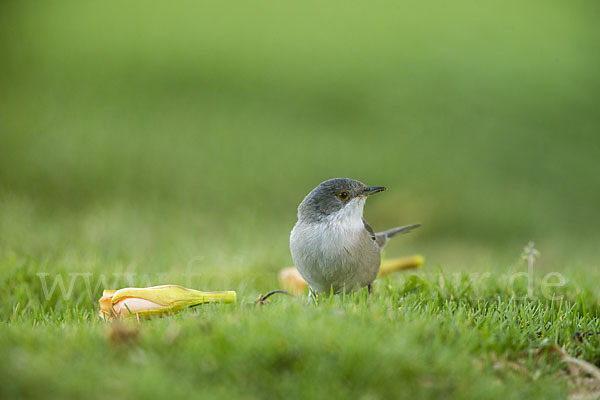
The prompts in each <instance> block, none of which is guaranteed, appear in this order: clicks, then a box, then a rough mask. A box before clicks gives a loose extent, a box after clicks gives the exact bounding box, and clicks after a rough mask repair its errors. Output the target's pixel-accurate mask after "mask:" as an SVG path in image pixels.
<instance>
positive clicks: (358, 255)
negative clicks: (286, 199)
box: [290, 198, 380, 292]
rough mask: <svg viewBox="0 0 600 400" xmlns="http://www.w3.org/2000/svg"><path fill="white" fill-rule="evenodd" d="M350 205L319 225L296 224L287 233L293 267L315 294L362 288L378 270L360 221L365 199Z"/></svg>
mask: <svg viewBox="0 0 600 400" xmlns="http://www.w3.org/2000/svg"><path fill="white" fill-rule="evenodd" d="M352 202H355V203H354V204H352V203H351V204H348V205H347V206H346V207H344V208H343V209H342V210H340V211H339V212H337V213H335V214H333V215H331V216H329V217H328V218H326V219H325V220H323V221H321V222H304V221H301V220H299V221H298V222H297V223H296V225H295V226H294V229H293V230H292V232H291V235H290V250H291V253H292V258H293V260H294V264H295V265H296V268H297V269H298V271H299V272H300V274H301V275H302V277H303V278H304V279H305V280H306V281H307V282H308V283H309V285H310V286H311V287H312V288H313V289H315V290H317V291H319V292H328V291H329V290H330V288H331V287H332V286H333V288H334V291H335V292H338V291H340V290H342V289H343V288H344V287H346V289H353V288H357V287H361V286H365V285H367V284H369V283H371V282H372V281H373V279H375V276H376V275H377V272H378V270H379V262H380V255H379V247H378V246H377V244H376V243H375V242H374V241H373V240H372V239H371V236H370V234H369V233H368V232H367V230H366V229H365V227H364V224H363V221H362V210H363V206H364V202H365V199H364V198H362V199H354V200H352Z"/></svg>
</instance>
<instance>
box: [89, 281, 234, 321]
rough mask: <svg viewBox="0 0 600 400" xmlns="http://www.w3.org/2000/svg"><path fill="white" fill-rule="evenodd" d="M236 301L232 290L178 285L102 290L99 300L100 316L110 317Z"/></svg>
mask: <svg viewBox="0 0 600 400" xmlns="http://www.w3.org/2000/svg"><path fill="white" fill-rule="evenodd" d="M235 300H236V293H235V292H233V291H226V292H201V291H199V290H194V289H187V288H184V287H182V286H177V285H164V286H153V287H148V288H124V289H119V290H105V291H104V293H103V295H102V298H100V300H99V303H100V316H101V317H103V318H108V319H111V318H113V317H130V316H134V317H136V318H138V317H147V316H151V315H161V314H172V313H176V312H179V311H181V310H183V309H184V308H186V307H191V306H196V305H199V304H204V303H217V302H223V303H233V302H235Z"/></svg>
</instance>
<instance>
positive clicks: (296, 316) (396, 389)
mask: <svg viewBox="0 0 600 400" xmlns="http://www.w3.org/2000/svg"><path fill="white" fill-rule="evenodd" d="M26 268H27V267H26V266H24V265H22V266H20V267H18V266H15V270H19V269H26ZM21 273H24V271H21ZM26 275H29V274H26ZM16 279H18V278H17V277H15V276H13V277H10V278H9V279H7V280H5V281H4V282H3V285H5V286H6V285H8V286H12V287H14V285H15V280H16ZM235 288H236V289H237V290H238V291H239V292H241V293H242V294H243V296H242V299H241V301H240V302H239V303H238V304H237V305H232V306H227V305H208V306H202V307H199V308H195V309H192V310H188V311H186V312H183V313H182V314H178V315H175V316H172V317H168V318H163V319H154V320H149V321H142V322H141V323H132V324H131V325H129V324H117V325H115V324H109V323H105V322H102V321H100V320H99V319H98V318H97V316H96V308H95V307H94V306H93V305H92V304H91V303H90V302H88V301H87V299H86V300H85V301H80V302H78V301H74V302H71V303H69V304H60V303H54V304H52V303H51V304H50V305H48V303H47V302H45V301H38V300H36V299H35V297H36V296H37V295H38V294H39V292H40V291H39V290H33V291H32V292H31V293H29V294H28V295H29V303H25V304H24V303H20V302H18V301H16V300H17V299H16V298H11V299H6V298H3V299H2V300H3V304H5V303H6V301H7V300H9V301H10V302H11V303H12V304H15V303H17V304H20V305H19V306H16V307H15V309H13V310H12V312H8V311H6V312H5V313H4V315H5V316H6V317H7V318H6V320H5V322H4V323H3V324H2V326H1V327H0V329H2V334H1V335H0V338H1V339H0V346H1V347H2V348H3V349H4V350H3V352H4V354H5V362H4V363H2V367H0V368H1V369H2V376H3V385H2V389H0V390H1V391H2V394H3V397H8V398H16V397H39V396H44V397H54V396H56V397H61V398H64V397H81V396H86V397H90V398H106V397H112V396H116V397H131V396H133V397H142V396H148V395H164V396H170V397H172V398H186V397H189V395H190V393H194V395H197V396H201V397H205V398H216V397H222V396H229V397H244V398H264V397H288V398H329V397H331V396H336V397H337V396H350V397H361V398H362V397H367V398H389V397H394V398H415V397H416V398H439V397H454V398H481V397H482V396H483V395H485V396H488V397H492V398H525V397H526V398H562V397H564V396H566V394H567V393H568V392H569V382H571V383H574V382H575V381H574V379H575V378H578V379H581V378H580V377H578V376H575V377H573V376H571V375H569V373H568V371H569V370H568V369H567V365H566V364H565V363H563V362H562V361H561V358H560V357H558V356H556V355H554V354H553V353H552V352H551V351H549V350H548V349H549V346H550V344H553V343H556V344H558V345H560V346H564V347H565V349H566V351H567V352H568V353H570V354H572V355H576V356H577V357H579V358H581V359H583V360H587V361H589V362H591V363H596V364H598V363H600V342H599V340H598V335H599V334H600V319H599V314H598V313H599V310H600V305H599V304H598V301H597V299H598V294H597V292H596V293H590V292H589V291H585V290H582V289H581V288H580V287H578V286H577V285H574V284H572V283H571V284H569V285H567V286H565V287H563V288H560V290H558V291H556V293H554V294H553V298H550V299H546V298H544V296H542V293H541V292H539V291H538V290H537V289H538V288H537V287H536V292H535V293H534V297H535V298H531V299H525V298H522V299H519V300H518V299H517V297H522V295H523V292H522V291H523V290H524V288H523V287H520V288H516V290H517V293H512V292H511V290H509V289H508V288H507V286H506V282H505V281H502V280H501V279H489V280H486V281H485V283H482V282H481V281H480V282H475V281H474V280H473V278H470V277H469V276H467V275H457V276H455V277H453V278H448V277H446V276H445V275H444V274H443V273H442V272H427V273H420V274H410V275H401V276H395V277H392V278H391V279H386V280H384V281H381V282H379V283H378V285H377V286H376V290H375V294H374V295H373V296H372V297H368V295H367V293H366V291H364V290H363V291H361V292H358V293H355V294H353V295H349V296H345V297H342V296H337V297H331V298H322V299H320V302H319V304H318V306H315V305H313V304H312V303H310V302H308V301H307V299H306V298H305V297H298V298H294V299H291V298H288V297H280V298H272V302H271V303H269V304H265V305H255V304H254V303H253V302H252V299H253V297H254V296H251V295H250V294H249V292H252V291H251V290H248V288H247V287H244V283H243V281H241V282H239V283H238V284H237V285H235ZM3 289H5V288H4V287H3ZM3 293H6V292H5V291H4V290H3ZM95 294H96V295H97V294H98V293H95ZM21 296H23V297H22V298H21V300H23V301H25V300H27V294H25V293H22V294H21ZM559 296H561V297H560V298H559ZM5 297H6V296H5ZM57 297H60V296H57ZM7 314H8V315H7ZM40 331H41V332H43V334H40ZM57 372H58V373H57ZM573 390H575V388H574V387H571V391H573ZM576 390H577V391H578V392H579V393H581V392H583V393H584V394H589V393H590V392H591V393H596V394H597V392H595V390H597V386H594V385H593V384H591V385H590V384H589V383H588V386H587V387H586V386H583V387H581V386H579V387H577V388H576Z"/></svg>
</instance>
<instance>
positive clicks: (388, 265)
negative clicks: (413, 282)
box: [377, 254, 425, 277]
mask: <svg viewBox="0 0 600 400" xmlns="http://www.w3.org/2000/svg"><path fill="white" fill-rule="evenodd" d="M423 264H425V259H424V258H423V256H422V255H419V254H417V255H415V256H410V257H400V258H392V259H390V260H383V262H382V263H381V267H380V268H379V274H378V275H377V277H382V276H384V275H389V274H391V273H394V272H398V271H403V270H405V269H412V268H419V267H422V266H423Z"/></svg>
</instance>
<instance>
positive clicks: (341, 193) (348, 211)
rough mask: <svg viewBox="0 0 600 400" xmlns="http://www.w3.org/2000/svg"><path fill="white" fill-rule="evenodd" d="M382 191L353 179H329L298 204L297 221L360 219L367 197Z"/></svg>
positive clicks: (382, 188) (379, 188)
mask: <svg viewBox="0 0 600 400" xmlns="http://www.w3.org/2000/svg"><path fill="white" fill-rule="evenodd" d="M384 190H385V187H383V186H374V187H368V186H366V185H365V184H364V183H362V182H360V181H357V180H355V179H348V178H333V179H329V180H327V181H325V182H322V183H321V184H319V186H317V187H316V188H314V189H313V190H312V191H311V192H310V193H309V194H308V195H307V196H306V197H305V198H304V200H303V201H302V203H300V206H298V219H299V220H303V221H306V222H319V221H324V220H327V219H328V218H331V217H333V216H342V215H343V216H347V217H349V218H357V217H358V218H362V211H363V207H364V205H365V201H366V199H367V196H369V195H371V194H374V193H378V192H381V191H384Z"/></svg>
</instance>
